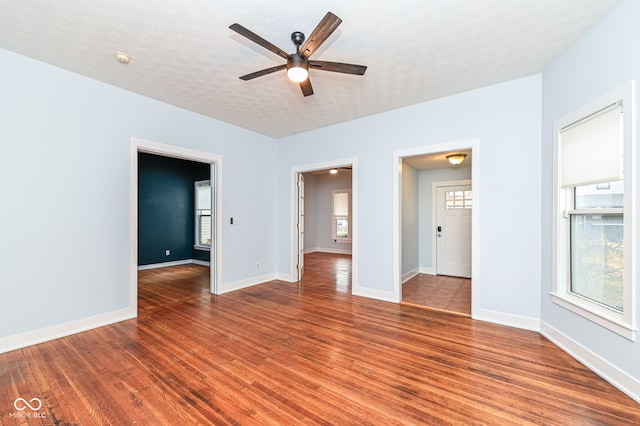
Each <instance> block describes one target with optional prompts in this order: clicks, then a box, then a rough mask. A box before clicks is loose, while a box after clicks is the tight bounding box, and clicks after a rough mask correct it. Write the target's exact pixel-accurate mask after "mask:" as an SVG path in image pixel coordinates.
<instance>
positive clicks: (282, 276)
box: [275, 272, 296, 283]
mask: <svg viewBox="0 0 640 426" xmlns="http://www.w3.org/2000/svg"><path fill="white" fill-rule="evenodd" d="M275 279H276V280H280V281H286V282H289V283H294V282H296V279H295V277H294V276H293V275H291V274H283V273H281V272H278V273H276V278H275Z"/></svg>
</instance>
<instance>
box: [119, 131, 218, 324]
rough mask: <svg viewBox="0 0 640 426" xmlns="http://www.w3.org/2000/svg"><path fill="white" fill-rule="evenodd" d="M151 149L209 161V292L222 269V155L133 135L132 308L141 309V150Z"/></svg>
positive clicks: (131, 198) (166, 154)
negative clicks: (139, 237)
mask: <svg viewBox="0 0 640 426" xmlns="http://www.w3.org/2000/svg"><path fill="white" fill-rule="evenodd" d="M139 153H148V154H155V155H158V156H163V157H170V158H175V159H181V160H189V161H195V162H200V163H206V164H209V170H210V172H209V175H210V181H211V183H210V187H211V216H212V220H211V224H210V225H211V226H210V229H211V231H210V232H211V247H210V248H211V256H210V263H209V292H210V293H213V294H218V291H219V283H220V282H221V278H222V271H221V268H220V266H221V263H222V262H221V235H220V234H221V233H220V230H221V225H222V222H221V221H222V214H221V210H222V209H221V203H220V201H221V200H220V193H221V191H220V189H221V188H220V182H221V179H220V177H221V174H222V157H221V156H218V155H216V154H211V153H207V152H202V151H196V150H192V149H188V148H183V147H178V146H173V145H166V144H162V143H158V142H153V141H148V140H144V139H138V138H131V143H130V238H131V239H130V277H129V281H130V300H129V303H130V309H131V310H132V311H133V312H135V313H136V315H137V311H138V216H139V207H138V154H139Z"/></svg>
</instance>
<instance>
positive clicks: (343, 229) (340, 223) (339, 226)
mask: <svg viewBox="0 0 640 426" xmlns="http://www.w3.org/2000/svg"><path fill="white" fill-rule="evenodd" d="M336 237H337V238H349V220H347V219H336Z"/></svg>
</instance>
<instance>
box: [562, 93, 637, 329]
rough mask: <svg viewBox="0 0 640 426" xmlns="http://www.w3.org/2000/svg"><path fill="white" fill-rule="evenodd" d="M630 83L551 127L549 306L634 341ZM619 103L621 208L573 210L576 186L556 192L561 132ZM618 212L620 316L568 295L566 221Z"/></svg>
mask: <svg viewBox="0 0 640 426" xmlns="http://www.w3.org/2000/svg"><path fill="white" fill-rule="evenodd" d="M634 86H635V84H634V82H633V81H631V82H628V83H627V84H625V85H623V86H621V87H619V88H617V89H616V90H613V91H611V92H609V93H607V94H606V95H604V96H602V97H600V98H598V99H596V100H595V101H593V102H591V103H589V104H587V105H585V106H584V107H582V108H580V109H578V110H576V111H574V112H573V113H571V114H569V115H567V116H565V117H563V118H562V119H559V120H557V121H555V122H554V123H553V242H554V243H553V249H552V273H553V278H552V279H553V282H552V291H551V296H552V300H553V302H554V303H555V304H557V305H559V306H562V307H563V308H565V309H568V310H569V311H571V312H573V313H575V314H578V315H580V316H582V317H584V318H586V319H588V320H590V321H592V322H594V323H596V324H599V325H601V326H603V327H605V328H607V329H608V330H611V331H612V332H615V333H617V334H619V335H621V336H623V337H625V338H627V339H629V340H631V341H635V339H636V334H637V328H636V309H635V308H636V307H635V291H636V289H635V288H634V287H635V285H634V283H635V282H636V277H637V267H636V265H635V264H634V263H636V262H633V259H634V255H635V253H636V252H637V248H636V244H637V243H636V240H637V231H636V229H635V228H634V226H633V223H634V221H635V220H636V211H635V210H636V209H635V204H636V202H637V201H636V200H637V199H639V198H640V197H637V194H636V192H637V185H636V180H637V178H636V174H637V171H636V170H635V167H634V166H635V164H636V160H635V156H636V155H637V154H636V151H635V148H634V141H635V105H634V99H633V95H634V93H635V87H634ZM616 102H622V114H623V119H622V122H623V131H622V137H623V148H622V152H623V174H624V177H623V188H624V189H623V194H624V195H623V197H624V206H623V207H622V208H621V209H618V208H616V209H575V208H574V193H575V188H576V186H570V187H567V188H563V187H562V182H561V180H562V179H561V176H562V166H561V164H562V159H561V155H562V153H561V149H562V146H561V137H560V132H561V130H562V129H564V128H566V127H567V126H570V125H571V124H573V123H577V122H579V121H580V120H583V119H585V118H587V117H590V116H591V115H593V114H595V113H597V112H599V111H601V110H604V109H605V108H607V107H608V106H610V105H612V104H614V103H616ZM620 211H621V212H622V215H623V224H624V236H623V244H624V249H623V250H624V251H623V256H624V272H623V311H622V312H619V311H617V310H615V309H613V308H610V307H608V306H605V305H603V304H600V303H598V302H597V301H593V300H591V299H588V298H586V297H584V296H581V295H579V294H576V293H573V292H571V281H570V262H571V255H570V250H571V243H570V241H571V240H570V239H571V235H570V230H571V225H570V221H571V216H572V215H575V214H588V213H595V212H597V213H596V214H600V213H602V214H608V213H619V212H620Z"/></svg>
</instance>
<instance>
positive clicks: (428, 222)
mask: <svg viewBox="0 0 640 426" xmlns="http://www.w3.org/2000/svg"><path fill="white" fill-rule="evenodd" d="M452 153H463V154H466V156H467V157H466V160H465V161H467V163H466V164H465V163H463V164H462V165H458V166H454V167H453V169H456V168H457V169H460V168H461V167H467V172H466V173H467V175H461V174H456V173H455V170H454V171H452V170H453V169H451V168H450V166H447V168H445V167H444V166H443V165H442V162H446V161H447V159H446V157H447V155H449V154H452ZM471 159H473V161H470V160H471ZM438 162H439V163H440V164H439V165H438V164H436V163H438ZM394 169H395V170H394V172H395V173H394V185H393V188H394V206H393V209H394V218H393V223H394V260H393V262H394V276H393V278H394V292H395V294H396V295H397V301H398V302H399V303H400V302H402V303H404V297H403V292H404V291H405V290H407V296H408V297H410V296H411V292H412V291H415V290H412V289H411V286H406V287H405V286H404V284H409V282H410V281H411V280H413V283H412V284H415V281H416V280H420V281H422V284H426V285H428V286H429V288H430V290H431V291H432V292H433V296H434V298H437V299H438V300H437V304H438V305H439V306H438V307H439V308H440V309H445V310H446V306H449V305H450V306H451V307H453V308H455V310H460V309H459V307H460V305H461V303H462V302H461V300H464V298H465V297H466V300H467V302H466V304H467V305H466V308H465V313H466V315H468V316H469V315H470V316H471V317H473V315H474V314H473V313H474V312H477V308H476V306H477V301H478V300H479V298H478V291H479V288H480V287H479V285H477V283H479V280H478V278H479V273H480V268H479V263H478V261H477V260H478V256H476V255H475V254H477V248H476V247H477V246H478V238H477V235H478V229H477V226H473V224H474V223H477V221H478V218H479V208H478V207H479V205H480V203H479V200H480V190H479V189H480V180H479V176H480V173H479V171H480V162H479V141H478V140H475V139H474V140H464V141H458V142H450V143H443V144H437V145H433V146H424V147H416V148H410V149H404V150H397V151H394ZM412 180H413V181H414V182H419V184H418V183H411V182H412ZM436 182H442V183H445V184H446V185H440V184H439V183H436ZM471 183H473V192H471V190H470V188H468V187H465V186H461V187H460V186H459V185H471ZM412 185H413V186H414V187H418V186H419V189H417V188H412ZM438 185H440V186H443V188H442V189H441V191H440V194H439V195H440V197H441V198H444V200H443V201H442V204H444V205H445V207H446V202H447V201H446V197H447V195H449V197H450V198H451V199H450V200H449V202H450V203H453V204H450V207H454V206H455V203H456V197H457V196H460V197H459V198H460V199H459V200H457V202H458V205H460V204H461V205H462V206H463V207H464V203H465V198H464V197H465V191H468V192H467V193H466V196H467V198H468V200H467V203H468V207H471V206H473V208H469V209H465V210H466V211H455V212H454V211H450V212H446V208H445V209H444V210H445V211H444V212H442V211H441V212H440V215H441V216H443V217H440V218H439V219H438V218H437V216H438V210H439V209H438V208H437V206H436V204H437V198H438V197H437V195H438V191H437V188H438ZM456 185H458V187H456ZM444 186H451V188H448V190H447V189H445V188H444ZM416 200H417V201H416ZM440 210H442V209H440ZM450 210H463V209H453V208H451V209H450ZM451 213H455V214H453V215H450V214H451ZM447 220H448V221H449V222H450V223H449V224H448V225H447V231H450V228H449V227H450V226H451V224H452V223H453V222H456V223H457V224H459V225H460V228H462V229H458V230H457V231H455V232H453V233H451V232H445V225H443V224H442V221H447ZM438 221H440V223H437V222H438ZM438 226H441V228H440V233H438V228H437V227H438ZM438 234H440V236H438ZM415 235H419V238H416V237H415ZM463 235H464V236H465V237H466V238H467V239H466V240H461V239H460V238H461V237H462V236H463ZM447 237H449V238H447ZM416 239H418V240H419V241H414V240H416ZM437 239H440V240H442V241H443V242H442V244H437ZM447 239H448V240H449V241H446V240H447ZM463 249H466V250H467V251H466V254H465V251H464V250H463ZM438 251H440V256H438ZM438 258H440V260H441V263H440V265H439V264H438V263H437V261H438ZM447 268H449V269H447ZM445 274H446V275H445ZM471 276H473V285H472V283H471V279H470V277H471ZM436 291H439V292H440V293H436ZM458 293H459V294H458ZM465 293H466V294H465ZM456 294H458V298H457V300H456V301H455V303H454V302H453V299H454V298H455V296H456ZM422 296H424V295H422ZM446 298H449V299H448V301H447V302H445V299H446ZM443 304H445V306H442V305H443ZM453 308H452V309H453Z"/></svg>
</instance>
